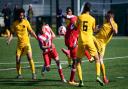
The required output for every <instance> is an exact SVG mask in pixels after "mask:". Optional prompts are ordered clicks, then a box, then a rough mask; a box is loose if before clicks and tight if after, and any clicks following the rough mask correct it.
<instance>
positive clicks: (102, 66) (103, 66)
mask: <svg viewBox="0 0 128 89" xmlns="http://www.w3.org/2000/svg"><path fill="white" fill-rule="evenodd" d="M101 68H102V73H103V76H104V77H106V73H105V65H104V63H103V64H101Z"/></svg>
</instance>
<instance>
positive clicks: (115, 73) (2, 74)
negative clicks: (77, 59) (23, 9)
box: [0, 37, 128, 89]
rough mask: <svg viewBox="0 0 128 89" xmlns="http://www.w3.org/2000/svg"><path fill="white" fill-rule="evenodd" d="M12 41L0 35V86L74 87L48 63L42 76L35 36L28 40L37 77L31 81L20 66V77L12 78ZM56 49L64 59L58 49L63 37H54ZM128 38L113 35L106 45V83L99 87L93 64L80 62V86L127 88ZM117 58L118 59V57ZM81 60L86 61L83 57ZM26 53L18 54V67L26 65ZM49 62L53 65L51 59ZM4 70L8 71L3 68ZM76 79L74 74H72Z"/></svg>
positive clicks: (22, 88)
mask: <svg viewBox="0 0 128 89" xmlns="http://www.w3.org/2000/svg"><path fill="white" fill-rule="evenodd" d="M16 41H17V39H14V40H13V41H12V43H11V44H10V45H9V46H8V45H6V41H5V39H4V38H0V89H8V88H9V89H78V87H75V86H71V85H69V84H66V83H62V82H61V81H60V78H59V75H58V72H57V68H56V66H55V65H51V71H50V72H47V73H46V75H45V77H44V78H42V76H41V74H40V71H41V65H42V64H43V58H42V55H41V50H40V49H39V46H38V43H37V41H36V40H35V39H31V45H32V50H33V59H34V61H35V65H36V73H37V78H38V79H37V80H35V81H33V80H31V71H30V69H29V68H23V69H22V74H23V77H24V79H15V77H16V75H17V74H16V70H15V49H16ZM54 43H55V45H56V48H57V51H58V53H59V57H60V60H61V62H63V61H67V60H66V57H65V55H64V54H63V53H62V52H61V50H60V49H61V48H62V47H64V48H66V47H65V46H64V40H63V39H55V40H54ZM127 46H128V39H127V38H124V37H116V38H115V39H113V40H112V41H111V42H110V43H109V44H108V46H107V49H106V53H105V61H104V62H105V65H106V72H107V76H108V78H109V80H110V83H109V84H108V85H105V86H100V85H99V84H98V83H97V82H96V80H95V63H89V62H88V61H86V62H84V63H82V69H83V80H84V84H85V86H84V87H82V88H81V89H128V84H127V82H128V47H127ZM119 57H120V58H119ZM83 60H87V59H86V58H83ZM24 62H27V59H26V56H23V57H22V67H28V66H29V64H28V63H24ZM52 64H55V63H54V61H52ZM67 66H68V65H67V64H63V65H62V67H63V72H64V74H65V77H66V79H67V80H69V77H70V69H69V68H67ZM11 68H13V69H11ZM7 69H8V70H7ZM76 80H78V77H77V75H76Z"/></svg>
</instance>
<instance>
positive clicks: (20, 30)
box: [11, 19, 32, 47]
mask: <svg viewBox="0 0 128 89" xmlns="http://www.w3.org/2000/svg"><path fill="white" fill-rule="evenodd" d="M11 30H12V32H14V33H16V35H17V37H18V46H19V47H24V46H26V45H28V44H30V41H29V34H28V31H29V30H32V28H31V26H30V24H29V22H28V20H26V19H23V20H22V21H21V22H19V21H18V20H16V21H15V22H14V23H13V25H12V29H11Z"/></svg>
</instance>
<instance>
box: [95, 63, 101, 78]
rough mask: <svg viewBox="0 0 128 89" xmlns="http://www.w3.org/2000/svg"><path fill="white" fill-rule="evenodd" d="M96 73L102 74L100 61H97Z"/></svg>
mask: <svg viewBox="0 0 128 89" xmlns="http://www.w3.org/2000/svg"><path fill="white" fill-rule="evenodd" d="M96 75H97V76H100V63H96Z"/></svg>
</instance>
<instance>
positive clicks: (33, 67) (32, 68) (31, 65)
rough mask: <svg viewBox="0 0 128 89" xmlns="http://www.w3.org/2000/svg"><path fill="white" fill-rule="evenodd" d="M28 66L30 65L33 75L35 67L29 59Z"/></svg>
mask: <svg viewBox="0 0 128 89" xmlns="http://www.w3.org/2000/svg"><path fill="white" fill-rule="evenodd" d="M29 64H30V67H31V70H32V73H35V65H34V62H33V59H30V60H29Z"/></svg>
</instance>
